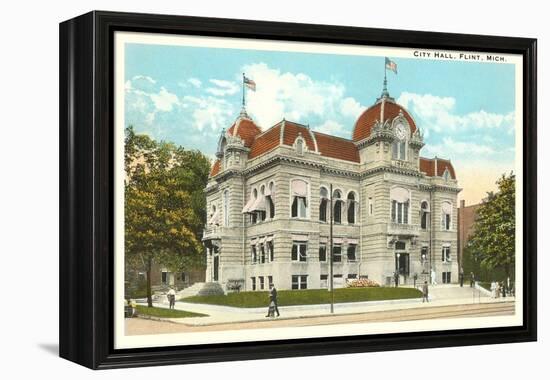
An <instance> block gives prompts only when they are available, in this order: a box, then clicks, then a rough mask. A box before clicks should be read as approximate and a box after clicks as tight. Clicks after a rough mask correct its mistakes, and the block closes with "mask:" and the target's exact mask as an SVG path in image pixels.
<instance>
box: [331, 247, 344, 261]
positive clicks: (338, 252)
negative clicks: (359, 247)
mask: <svg viewBox="0 0 550 380" xmlns="http://www.w3.org/2000/svg"><path fill="white" fill-rule="evenodd" d="M332 260H333V262H335V263H341V262H342V246H341V245H335V246H333V247H332Z"/></svg>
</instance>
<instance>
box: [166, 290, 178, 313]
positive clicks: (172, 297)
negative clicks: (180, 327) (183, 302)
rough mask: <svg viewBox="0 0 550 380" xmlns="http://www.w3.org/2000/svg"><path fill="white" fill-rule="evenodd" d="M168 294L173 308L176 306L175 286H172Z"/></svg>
mask: <svg viewBox="0 0 550 380" xmlns="http://www.w3.org/2000/svg"><path fill="white" fill-rule="evenodd" d="M167 296H168V303H169V305H170V309H173V308H174V307H175V306H176V291H175V290H174V289H173V288H170V290H169V291H168V294H167Z"/></svg>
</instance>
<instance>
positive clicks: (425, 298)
mask: <svg viewBox="0 0 550 380" xmlns="http://www.w3.org/2000/svg"><path fill="white" fill-rule="evenodd" d="M424 301H426V302H430V300H429V299H428V281H424V285H422V303H424Z"/></svg>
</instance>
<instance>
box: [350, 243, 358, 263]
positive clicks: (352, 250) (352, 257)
mask: <svg viewBox="0 0 550 380" xmlns="http://www.w3.org/2000/svg"><path fill="white" fill-rule="evenodd" d="M356 251H357V245H355V244H350V245H348V261H355V260H356V257H355V256H356Z"/></svg>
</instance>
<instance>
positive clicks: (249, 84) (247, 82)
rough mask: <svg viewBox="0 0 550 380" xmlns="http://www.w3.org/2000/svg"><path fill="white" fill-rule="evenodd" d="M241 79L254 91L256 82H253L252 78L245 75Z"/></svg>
mask: <svg viewBox="0 0 550 380" xmlns="http://www.w3.org/2000/svg"><path fill="white" fill-rule="evenodd" d="M243 81H244V84H245V85H246V87H248V88H249V89H251V90H252V91H256V82H254V81H253V80H252V79H250V78H247V77H245V76H243Z"/></svg>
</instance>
